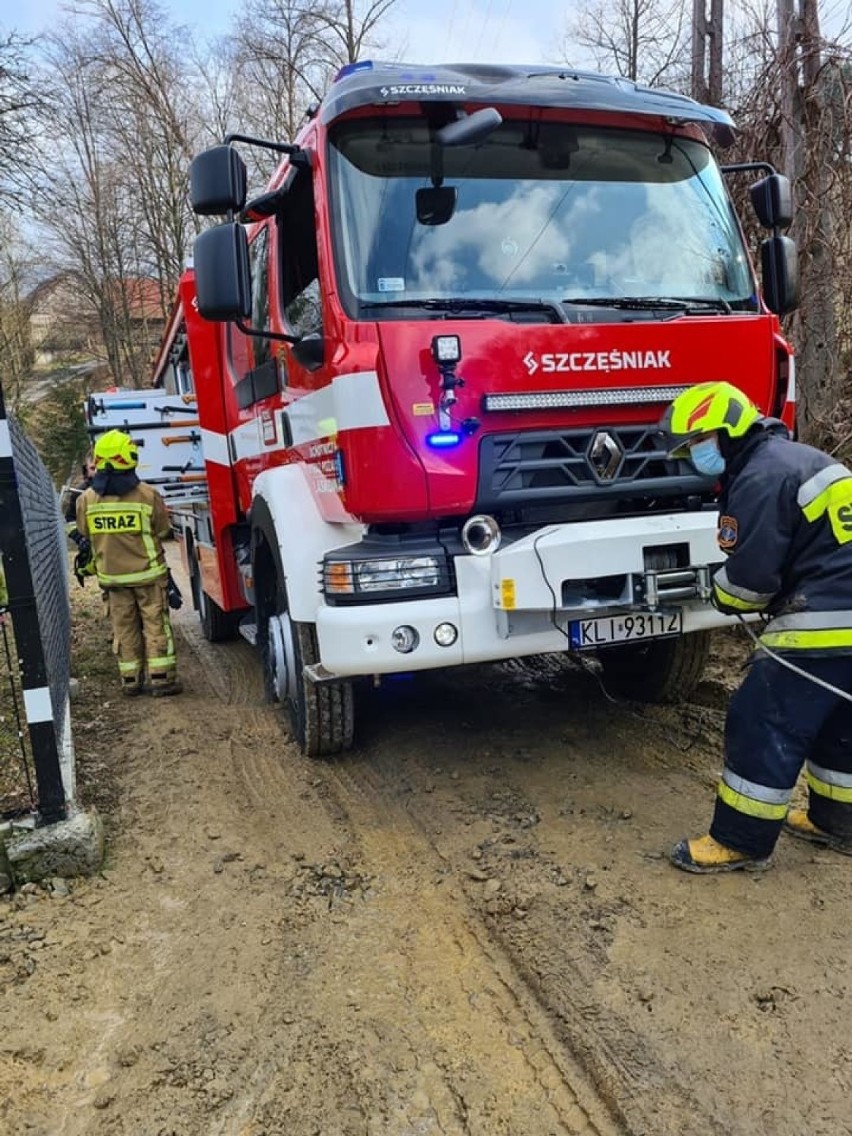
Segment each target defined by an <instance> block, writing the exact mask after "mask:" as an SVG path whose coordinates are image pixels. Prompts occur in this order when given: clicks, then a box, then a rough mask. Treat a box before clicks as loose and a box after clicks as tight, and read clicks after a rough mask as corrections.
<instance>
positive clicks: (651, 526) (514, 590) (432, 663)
mask: <svg viewBox="0 0 852 1136" xmlns="http://www.w3.org/2000/svg"><path fill="white" fill-rule="evenodd" d="M672 546H679V547H680V556H679V560H680V562H681V563H682V564H684V565H689V566H692V567H697V566H706V565H710V564H718V563H719V560H720V553H719V550H718V545H717V544H716V514H715V513H707V512H702V513H677V514H666V515H660V516H650V517H628V518H624V519H620V520H607V521H583V522H580V523H576V524H562V525H549V526H546V527H545V528H542V529H539V530H538V531H537V532H535V533H533V534H531V535H530V536H527V537H524V538H523V539H521V540H518V541H516V542H515V543H514V544H511V545H508V546H507V547H505V548H502V549H500V550H498V551H497V552H495V553H493V554H491V555H488V556H457V557H456V558H455V572H456V583H457V595H455V596H443V597H439V598H436V599H418V600H409V601H404V602H400V603H382V604H374V605H358V606H349V607H327V606H322V607H320V609H319V611H318V612H317V634H318V636H319V645H320V657H321V660H322V664H323V666H324V667H325V669H326V670H327V671H330V672H331V673H332V674H336V675H341V676H348V675H360V674H387V673H393V672H398V671H412V670H429V669H432V668H434V667H449V666H459V665H461V664H463V663H478V662H488V661H496V660H499V659H509V658H515V657H517V656H521V655H538V654H545V653H547V652H550V651H564V650H567V649H569V647H570V643H569V640H568V637H567V633H566V629H567V623H568V622H569V620H571V619H579V618H587V617H590V616H594V615H596V614H603V613H604V612H606V613H607V614H610V613H612V612H613V611H614V610H617V611H622V612H623V611H647V610H649V604H648V602H647V600H646V599H645V591H644V585H645V582H646V581H647V573H646V567H645V564H646V560H645V553H646V552H647V551H649V550H654V549H661V548H669V549H670V548H671V547H672ZM590 581H598V583H597V584H595V585H590V583H589V582H590ZM637 589H638V590H637ZM661 595H662V593H661ZM658 606H659V607H661V608H664V609H666V610H673V609H674V608H678V609H679V610H680V611H681V612H682V614H683V630H684V632H685V633H686V632H690V631H699V630H702V629H705V628H710V627H720V626H725V625H726V624H727V623H728V622H729V618H730V617H727V616H724V615H721V614H720V613H719V612H717V611H716V610H715V609H714V608H712V607H710V605H709V604H708V603H706V602H703V601H702V600H700V599H696V598H691V599H675V600H669V599H666V598H661V600H660V602H659V604H658ZM554 620H555V621H556V623H557V624H558V625H559V626H554ZM441 623H451V624H453V626H454V627H456V628H457V630H458V638H457V639H456V641H455V643H454V644H453V645H452V646H450V647H442V646H440V645H439V644H438V643H437V642H436V641H435V628H436V627H437V626H438V625H439V624H441ZM401 625H407V626H409V627H413V628H414V629H415V631H416V632H417V634H418V637H419V643H418V645H417V647H416V648H415V649H414V650H413V651H412V652H410V653H409V654H401V653H400V652H398V651H396V650H395V649H394V647H393V645H392V641H391V636H392V633H393V631H394V628H397V627H399V626H401ZM560 628H561V629H560Z"/></svg>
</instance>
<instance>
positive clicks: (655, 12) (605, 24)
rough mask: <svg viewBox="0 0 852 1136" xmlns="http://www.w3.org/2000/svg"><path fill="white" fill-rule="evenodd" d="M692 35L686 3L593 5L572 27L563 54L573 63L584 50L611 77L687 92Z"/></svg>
mask: <svg viewBox="0 0 852 1136" xmlns="http://www.w3.org/2000/svg"><path fill="white" fill-rule="evenodd" d="M689 35H690V25H689V21H688V10H687V7H686V6H685V5H684V4H683V3H682V2H681V0H593V2H592V3H591V4H589V5H588V6H587V7H586V8H584V9H582V10H581V11H580V13H579V15H578V16H577V17H576V19H574V20H573V21H572V23H571V24H570V25H569V27H568V30H567V34H566V37H565V40H564V42H563V47H562V53H563V55H564V57H565V58H566V59H567V60H569V61H573V60H574V59H576V56H577V51H578V48H579V49H581V50H583V51H586V52H588V54H589V55H590V56H591V58H592V60H593V61H594V65H595V66H596V67H598V68H599V69H600V70H601V71H604V72H606V73H607V74H616V75H621V76H623V77H624V78H625V79H634V80H640V81H642V82H645V83H649V84H651V85H654V84H660V83H666V84H667V85H668V86H675V87H684V86H686V85H687V84H688V82H689V77H688V76H689V72H688V64H689V46H690V45H689Z"/></svg>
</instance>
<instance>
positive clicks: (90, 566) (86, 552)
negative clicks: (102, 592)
mask: <svg viewBox="0 0 852 1136" xmlns="http://www.w3.org/2000/svg"><path fill="white" fill-rule="evenodd" d="M84 545H85V548H84ZM79 549H80V551H79V552H78V553H77V555H76V556H75V557H74V575H75V576H76V577H77V583H78V584H79V585H80V587H81V588H83V587H85V585H86V577H87V576H94V574H95V572H96V571H97V568H96V566H95V558H94V556H92V546H91V544H90V542H89V540H88V539H87V538H86V537H82V538H81V543H80V545H79Z"/></svg>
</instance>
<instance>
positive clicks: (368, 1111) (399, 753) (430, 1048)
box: [181, 627, 691, 1136]
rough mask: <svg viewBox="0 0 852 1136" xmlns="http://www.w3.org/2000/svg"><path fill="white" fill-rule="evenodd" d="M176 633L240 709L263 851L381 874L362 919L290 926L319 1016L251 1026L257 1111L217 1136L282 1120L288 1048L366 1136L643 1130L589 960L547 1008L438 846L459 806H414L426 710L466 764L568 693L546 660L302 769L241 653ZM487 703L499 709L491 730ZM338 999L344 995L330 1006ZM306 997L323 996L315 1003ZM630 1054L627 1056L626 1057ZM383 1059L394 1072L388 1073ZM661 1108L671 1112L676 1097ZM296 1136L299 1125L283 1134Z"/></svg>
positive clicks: (299, 985)
mask: <svg viewBox="0 0 852 1136" xmlns="http://www.w3.org/2000/svg"><path fill="white" fill-rule="evenodd" d="M187 630H188V629H186V628H184V627H181V631H182V632H183V633H184V635H185V637H186V639H187V641H188V642H189V644H190V646H191V647H192V650H193V654H194V655H195V656H196V658H197V659H198V663H199V665H200V667H201V669H202V671H203V673H204V677H205V679H206V681H207V682H208V683H209V685H210V687H211V688H212V690H213V692H214V693H215V694H216V695H217V696H218V697H219V698H220V699H221V700H222V701H223V702H225V703H227V704H228V706H229V707H232V708H233V709H234V710H235V711H237V712H238V715H239V728H238V729H235V730H234V731H233V733H232V735H231V737H230V739H229V742H228V746H229V753H230V759H231V765H232V767H233V772H234V774H235V776H236V777H237V778H238V779H239V783H240V786H241V791H242V794H243V795H244V802H243V803H244V805H245V806H248V807H249V808H250V809H251V810H253V813H254V819H255V821H256V822H257V824H258V831H257V834H256V835H257V836H258V837H259V839H261V840H262V841H263V842H264V843H265V844H266V847H267V851H269V852H272V853H273V855H274V856H276V857H278V858H280V859H284V858H286V857H287V856H288V855H292V853H293V851H294V848H293V834H296V837H295V839H296V844H297V845H298V847H299V849H300V850H301V851H303V853H304V855H305V856H307V858H308V859H309V860H311V859H312V858H313V859H316V860H317V861H321V860H323V859H324V858H331V859H334V857H341V858H342V860H346V861H347V862H348V863H349V864H355V865H358V866H359V870H361V871H363V872H365V873H368V874H369V875H370V876H371V877H374V878H375V885H374V887H373V888H372V889H371V898H370V900H369V903H368V904H367V905H366V906H365V907H364V908H363V909H361V910H358V911H356V912H352V911H351V910H350V911H346V912H341V911H333V910H332V906H333V905H332V903H331V901H329V904H328V907H327V909H326V910H324V911H322V912H319V911H318V910H316V907H317V905H316V904H314V906H313V908H312V909H310V910H309V911H307V912H305V911H303V912H302V914H303V915H305V914H307V915H308V916H309V920H310V933H309V934H307V936H306V935H305V928H304V927H303V926H300V927H299V928H298V930H299V934H300V935H301V937H302V939H303V940H305V941H308V942H312V943H313V948H314V950H313V956H314V957H313V962H312V965H311V967H310V978H309V979H304V981H303V980H302V979H300V978H299V977H298V976H297V979H296V982H295V984H293V980H292V978H291V979H290V983H291V986H292V988H293V989H294V990H297V991H298V992H299V997H298V999H297V1001H298V1002H299V1003H300V1004H301V1005H302V1006H303V1007H311V1006H312V1005H313V1008H314V1015H315V1016H312V1017H311V1019H310V1020H309V1021H307V1022H304V1023H302V1024H301V1025H300V1027H299V1029H298V1030H294V1029H293V1028H292V1027H290V1028H289V1030H287V1029H285V1025H286V1023H283V1021H282V1018H281V1014H280V1011H279V1010H277V1009H275V1008H273V1007H270V1008H269V1009H268V1010H267V1011H266V1012H265V1013H264V1015H263V1019H262V1021H263V1025H262V1030H261V1033H262V1034H263V1035H264V1036H268V1037H270V1038H274V1039H275V1043H274V1044H271V1045H269V1046H267V1045H266V1044H262V1045H260V1046H259V1047H258V1051H256V1052H255V1053H254V1063H253V1066H252V1071H251V1080H252V1085H253V1086H254V1088H253V1091H252V1096H251V1099H247V1098H246V1096H245V1094H242V1095H241V1096H240V1097H239V1098H238V1099H237V1101H235V1103H234V1105H233V1106H231V1107H228V1108H227V1109H226V1110H225V1112H224V1113H223V1116H227V1122H226V1123H225V1126H224V1127H222V1128H221V1129H218V1131H221V1132H222V1134H223V1136H226V1134H227V1136H230V1133H231V1132H232V1131H241V1130H242V1129H241V1128H238V1127H237V1125H238V1124H240V1125H242V1124H250V1123H251V1122H252V1121H253V1120H254V1119H256V1116H257V1115H258V1113H257V1108H258V1107H263V1102H266V1107H268V1109H269V1110H270V1112H274V1111H275V1110H276V1109H279V1108H280V1107H281V1102H282V1093H283V1088H282V1076H281V1064H282V1059H283V1058H284V1055H285V1054H287V1053H289V1054H290V1058H289V1059H290V1060H291V1059H292V1058H293V1055H294V1054H295V1053H297V1052H298V1051H299V1050H304V1051H306V1052H308V1053H311V1054H313V1055H314V1058H317V1057H319V1055H321V1054H325V1055H326V1058H325V1059H326V1060H328V1061H331V1062H332V1063H333V1064H334V1065H335V1066H336V1067H337V1070H338V1075H339V1076H338V1082H336V1084H335V1087H334V1089H332V1087H331V1085H326V1086H325V1088H324V1090H323V1095H324V1096H325V1097H328V1098H329V1099H332V1098H334V1094H335V1093H338V1097H337V1098H336V1099H338V1107H339V1108H340V1109H342V1110H343V1111H344V1112H345V1111H346V1109H347V1108H352V1107H355V1108H356V1111H357V1113H358V1114H359V1115H360V1116H361V1117H362V1119H363V1121H364V1123H367V1124H371V1123H372V1124H374V1125H376V1124H378V1127H376V1128H375V1131H376V1132H381V1133H382V1134H384V1133H386V1132H387V1133H391V1132H396V1131H399V1133H400V1134H407V1133H414V1132H417V1133H420V1132H423V1133H431V1132H436V1133H438V1132H446V1133H456V1132H457V1133H461V1134H469V1136H497V1134H501V1133H505V1136H515V1134H516V1133H517V1132H518V1131H520V1130H523V1131H524V1132H525V1133H530V1134H537V1133H539V1132H541V1133H542V1134H543V1133H550V1132H559V1133H566V1134H568V1136H572V1134H575V1133H586V1134H591V1133H600V1134H601V1136H604V1134H607V1136H614V1134H615V1133H617V1132H620V1131H621V1132H623V1131H643V1130H653V1128H651V1129H647V1128H645V1127H644V1124H643V1121H644V1120H645V1119H648V1118H647V1117H646V1116H645V1113H644V1110H643V1109H642V1108H641V1107H635V1101H636V1099H637V1097H641V1090H642V1085H643V1083H644V1084H648V1083H649V1082H651V1083H653V1081H654V1080H656V1077H655V1076H654V1075H653V1073H652V1072H651V1068H652V1066H653V1061H652V1059H651V1058H650V1057H649V1056H647V1055H646V1056H645V1059H644V1062H643V1063H644V1065H645V1070H644V1074H639V1075H638V1076H637V1077H634V1076H633V1071H632V1070H631V1069H630V1068H629V1066H628V1065H626V1064H625V1063H624V1061H623V1060H622V1049H621V1048H620V1047H619V1045H618V1044H617V1043H616V1045H615V1047H613V1046H612V1045H611V1044H610V1041H611V1039H610V1038H609V1037H608V1036H607V1031H606V1029H602V1028H599V1024H600V1023H599V1022H597V1021H596V1020H595V1014H594V1013H593V1012H592V1011H593V1009H594V1007H592V1008H591V1009H590V1007H589V1004H588V1003H589V997H588V994H589V987H590V975H589V970H588V967H587V966H585V965H583V964H582V961H581V962H578V963H577V964H576V965H575V963H574V960H571V959H570V958H567V957H566V956H565V953H564V952H562V953H561V955H560V964H559V969H560V978H561V981H562V983H563V985H564V987H565V990H563V996H562V997H560V998H558V999H556V1000H554V998H553V997H552V992H551V995H548V992H547V989H546V987H547V983H542V982H541V981H540V980H539V977H538V975H537V974H536V969H535V966H531V965H529V959H528V958H527V957H526V956H525V952H524V950H523V949H521V951H520V953H518V948H517V944H516V943H514V942H513V938H512V935H511V934H509V935H506V934H504V933H502V931H501V928H500V927H499V925H495V923H494V921H493V920H490V921H489V920H488V919H487V918H485V917H483V914H482V913H481V912H480V911H479V910H478V909H477V903H476V898H477V897H475V894H474V893H475V892H476V890H477V889H476V887H474V888H473V889H472V892H471V889H470V887H469V881H467V885H468V886H467V890H466V888H465V883H463V882H462V880H463V877H464V869H463V866H460V863H459V860H458V857H457V856H454V855H453V853H452V851H448V849H449V848H450V845H451V844H452V839H449V840H448V839H446V838H445V837H444V836H443V835H441V834H442V832H444V830H446V831H447V832H448V833H450V835H451V836H452V834H453V833H455V835H456V836H458V830H459V829H460V828H461V827H463V824H464V823H465V822H464V818H463V817H462V818H461V819H460V814H463V813H464V811H465V807H466V806H465V805H464V803H463V801H462V797H461V795H459V796H458V800H457V802H456V805H455V806H454V805H452V804H450V805H449V807H448V805H447V802H446V801H444V802H439V799H438V797H436V796H430V795H429V794H428V792H427V793H426V794H425V795H424V787H425V785H426V783H427V782H428V780H429V778H430V777H431V775H432V773H433V771H434V762H432V763H431V764H430V761H429V760H423V757H422V754H423V752H424V747H425V746H427V745H429V744H430V742H432V740H433V738H432V737H431V736H430V735H432V734H433V732H434V731H435V729H436V728H438V729H440V726H437V727H436V725H435V724H430V722H429V719H430V710H429V707H430V706H432V705H433V704H434V701H435V699H436V697H437V700H438V702H439V703H440V704H442V705H443V707H444V711H445V719H447V720H448V721H447V724H448V727H449V732H450V733H451V732H452V730H453V728H454V727H455V728H456V729H457V728H458V727H459V726H461V727H462V731H463V732H462V735H461V738H460V739H459V740H460V742H461V745H460V751H461V753H462V754H464V753H468V754H469V753H470V747H471V741H472V740H474V739H472V738H471V735H470V730H471V728H473V730H474V734H475V736H478V734H477V731H478V730H479V729H480V726H481V722H482V716H483V715H484V716H485V717H486V718H488V717H492V716H493V718H494V723H493V726H492V727H491V729H492V731H493V732H492V733H490V734H489V733H486V734H485V735H483V736H484V738H485V741H484V742H483V744H484V745H499V743H498V742H496V741H495V736H496V735H499V733H500V727H501V724H503V725H505V706H504V703H505V701H506V698H507V695H509V694H510V692H511V694H514V693H515V692H517V691H520V692H521V697H526V698H533V697H535V698H537V697H539V696H541V693H542V690H544V692H545V695H544V696H545V701H546V702H547V701H548V700H549V701H550V702H551V703H555V702H558V701H559V699H560V693H559V691H560V686H561V684H562V683H563V681H564V680H565V668H564V666H563V665H562V664H561V662H560V661H559V660H555V661H554V660H549V661H548V665H545V666H544V667H543V669H542V667H534V668H528V667H527V666H525V665H524V664H517V665H506V666H504V667H500V668H493V669H489V668H483V669H482V670H481V672H472V674H471V675H470V677H469V678H467V679H466V680H462V683H461V684H459V683H457V680H456V678H455V677H454V676H453V677H450V679H449V684H448V682H447V678H446V677H439V678H438V679H437V690H429V689H428V683H429V680H428V679H427V680H426V681H427V689H426V691H425V693H424V694H423V695H422V696H420V697H418V698H416V699H415V704H414V707H413V711H414V712H413V718H412V721H411V723H410V727H409V728H406V723H405V718H406V717H407V711H406V708H405V707H404V706H403V708H402V709H401V710H400V709H399V708H397V709H395V710H393V711H392V713H391V715H390V721H389V722H385V721H384V720H383V721H382V727H381V729H382V733H381V735H380V736H379V737H378V738H377V739H370V738H369V732H370V730H369V717H370V713H369V710H368V714H367V734H368V737H367V744H366V747H365V748H364V749H362V750H361V751H360V752H359V751H355V752H354V753H352V754H350V755H347V757H346V758H345V759H343V760H340V761H336V762H329V763H319V762H311V761H308V760H306V759H304V758H303V757H302V756H301V755H300V754H299V753H298V751H297V749H296V747H295V746H294V745H293V744H292V742H290V741H289V740H288V738H287V734H286V730H285V729H284V728H282V727H283V723H282V721H281V714H280V710H279V709H278V708H277V707H274V708H273V707H270V706H265V705H263V703H262V682H261V678H260V668H259V665H258V663H257V660H256V657H255V655H254V653H253V652H252V650H251V648H250V647H249V646H248V645H247V644H244V643H237V644H228V645H224V647H223V648H220V647H219V646H218V645H210V644H208V643H207V642H206V641H205V640H203V638H202V637H201V635H200V631H196V629H195V628H193V629H192V632H194V633H195V634H194V635H193V634H192V633H190V634H189V635H187V634H186V632H187ZM193 639H194V642H193ZM539 672H541V673H539ZM569 681H570V680H569ZM578 681H579V683H580V686H581V687H583V684H584V683H585V684H586V685H585V689H584V690H583V693H582V694H581V696H580V700H581V702H583V703H584V714H585V722H586V729H587V731H588V732H590V733H591V732H594V730H596V729H598V728H599V721H600V718H601V708H600V706H599V705H598V706H596V705H595V698H596V697H597V701H598V702H600V696H599V695H597V692H596V691H595V687H594V685H593V684H592V682H591V679H590V678H589V676H587V675H580V676H579V679H578ZM448 685H449V686H450V687H452V688H453V689H452V691H451V692H448V689H447V686H448ZM465 685H466V686H467V688H468V689H467V693H465V691H464V689H463V687H464V686H465ZM548 691H549V693H548ZM593 691H594V692H595V693H592V694H590V692H593ZM471 697H473V698H474V699H475V700H476V701H477V703H478V705H477V708H476V711H475V713H471V712H470V705H469V703H470V698H471ZM492 701H494V702H497V703H498V704H499V706H498V707H497V708H496V713H494V714H493V715H492V714H490V713H489V711H493V710H494V709H495V708H494V707H493V706H492V705H490V703H492ZM418 703H419V704H418ZM380 716H382V715H380ZM382 717H383V716H382ZM543 717H544V719H545V721H543V722H542V725H546V720H549V719H550V720H555V717H554V714H553V710H552V706H551V707H546V708H545V713H544V715H543ZM460 719H470V720H469V721H467V720H464V721H460ZM623 724H624V723H623V722H622V723H621V725H622V726H623ZM411 729H413V730H418V729H419V732H420V738H421V739H422V741H421V744H420V745H416V744H415V745H413V746H412V745H411V744H410V738H409V739H408V740H407V743H406V744H404V745H402V746H401V747H397V746H395V744H394V741H393V739H394V737H395V736H398V735H399V734H400V732H402V733H408V732H410V730H411ZM386 730H387V731H388V732H389V737H388V736H386V735H385V731H386ZM441 741H442V745H443V749H442V746H441V745H439V746H438V747H437V749H438V751H439V752H446V750H447V745H446V739H441ZM450 748H452V746H450ZM433 756H434V754H433ZM459 788H463V785H460V786H459ZM307 817H310V818H311V820H310V827H311V837H310V839H306V834H305V821H306V818H307ZM436 834H437V835H436ZM468 892H471V894H468ZM297 922H298V921H297ZM312 935H316V936H317V937H316V939H312ZM353 940H354V943H353ZM586 961H588V960H586ZM342 985H343V986H345V990H346V991H348V993H345V994H342V993H341V990H340V988H341V986H342ZM315 989H321V990H324V991H333V992H335V993H334V996H332V997H328V996H325V995H324V996H323V997H320V998H317V997H316V996H315V995H314V993H313V991H314V990H315ZM368 1007H369V1009H368ZM575 1011H576V1012H575ZM309 1012H310V1011H309ZM388 1022H393V1027H392V1028H390V1027H389V1026H388ZM282 1036H284V1037H285V1038H286V1040H284V1041H282ZM640 1042H641V1039H639V1042H637V1043H635V1044H634V1046H633V1050H632V1052H633V1054H634V1055H637V1054H638V1052H639V1050H640V1049H641V1044H640ZM291 1046H293V1047H294V1048H291ZM392 1053H395V1054H397V1055H399V1054H404V1055H405V1056H404V1057H403V1058H402V1059H400V1058H399V1057H398V1056H397V1058H394V1057H393V1056H392ZM459 1054H464V1060H463V1061H461V1060H460V1058H459ZM572 1054H576V1055H578V1056H576V1057H575V1056H572ZM395 1060H396V1061H397V1064H398V1063H399V1061H400V1060H401V1061H402V1069H401V1070H400V1069H399V1068H396V1067H395V1064H394V1061H395ZM295 1065H296V1067H297V1068H298V1067H299V1062H298V1061H296V1062H295ZM471 1071H473V1072H471ZM590 1074H591V1076H590ZM649 1074H650V1075H649ZM592 1076H593V1077H594V1081H595V1083H596V1084H597V1086H599V1087H598V1088H595V1087H594V1086H593V1082H592ZM342 1085H345V1086H346V1087H345V1091H344V1090H343V1089H341V1086H342ZM658 1089H659V1085H658ZM300 1091H301V1094H302V1096H303V1099H304V1098H305V1097H307V1098H308V1099H310V1098H311V1097H312V1095H313V1094H314V1093H315V1091H316V1090H315V1087H314V1086H310V1085H308V1084H307V1083H306V1082H302V1083H301V1084H300ZM665 1093H666V1094H667V1095H668V1097H669V1098H671V1097H672V1090H671V1088H670V1087H668V1088H667V1089H666V1090H665ZM329 1094H331V1097H329ZM621 1097H626V1098H627V1099H628V1101H629V1103H630V1107H629V1108H628V1109H627V1112H628V1113H629V1115H630V1118H631V1120H632V1122H633V1123H628V1122H627V1121H626V1120H625V1111H624V1110H623V1109H622V1108H621V1105H622V1103H624V1101H623V1100H622V1099H620V1098H621ZM258 1102H260V1104H258ZM353 1102H354V1103H353ZM412 1102H414V1103H413V1104H412ZM689 1103H691V1102H688V1100H687V1098H684V1104H685V1105H688V1104H689ZM308 1112H310V1110H308ZM616 1117H617V1118H618V1119H614V1118H616ZM377 1118H379V1119H378V1120H377ZM228 1125H230V1126H231V1127H228ZM367 1130H368V1131H372V1129H369V1128H368V1129H367ZM212 1131H213V1130H212V1129H211V1133H212ZM246 1131H247V1132H249V1131H252V1129H251V1128H247V1129H246ZM271 1131H275V1130H274V1129H271ZM282 1131H288V1129H287V1128H284V1129H282ZM290 1131H294V1132H295V1131H297V1129H295V1128H293V1127H292V1124H291V1128H290ZM353 1131H354V1129H353Z"/></svg>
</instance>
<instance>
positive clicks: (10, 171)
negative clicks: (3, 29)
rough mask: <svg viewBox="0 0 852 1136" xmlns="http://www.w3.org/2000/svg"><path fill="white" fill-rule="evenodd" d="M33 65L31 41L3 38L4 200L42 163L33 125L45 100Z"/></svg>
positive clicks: (0, 124)
mask: <svg viewBox="0 0 852 1136" xmlns="http://www.w3.org/2000/svg"><path fill="white" fill-rule="evenodd" d="M33 63H34V52H33V41H32V40H31V39H27V38H25V37H23V36H20V35H18V34H17V33H16V32H9V33H6V34H3V35H0V154H2V155H3V160H2V165H0V198H3V197H5V198H7V199H8V198H9V197H10V196H11V195H12V193H13V192H15V191H17V190H19V189H20V188H21V186H22V185H23V184H24V183H25V182H26V180H27V178H28V177H29V176H30V174H31V172H32V169H33V166H34V165H36V164H37V161H38V156H37V149H36V145H37V139H36V133H35V131H34V128H33V123H34V118H35V116H36V114H37V113H38V112H39V111H40V110H41V109H42V107H43V105H44V98H43V94H42V91H41V88H40V85H39V84H38V82H37V81H36V78H35V75H34V73H33V72H34V68H33Z"/></svg>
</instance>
